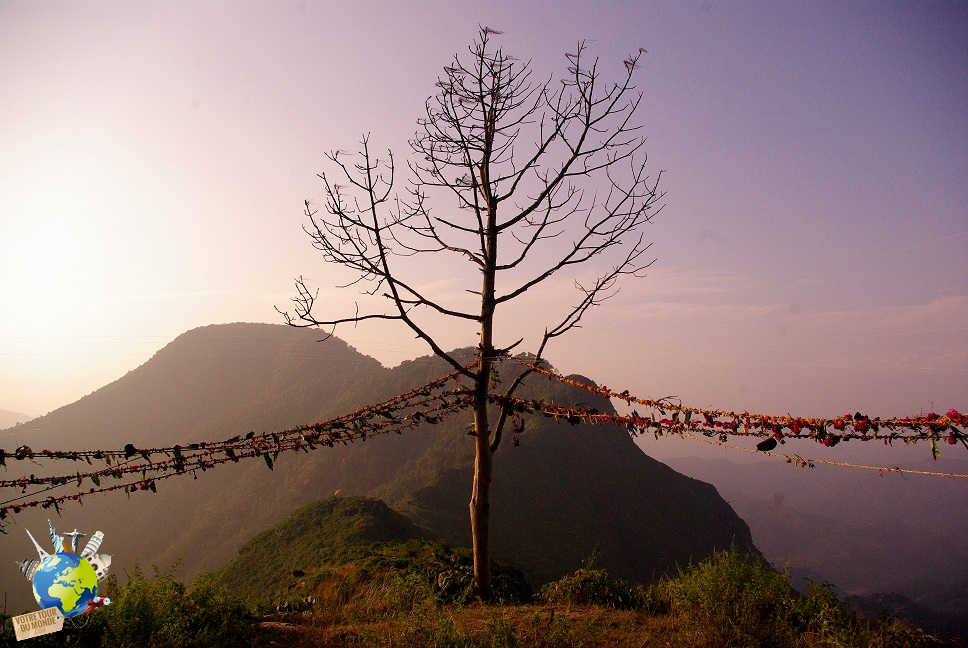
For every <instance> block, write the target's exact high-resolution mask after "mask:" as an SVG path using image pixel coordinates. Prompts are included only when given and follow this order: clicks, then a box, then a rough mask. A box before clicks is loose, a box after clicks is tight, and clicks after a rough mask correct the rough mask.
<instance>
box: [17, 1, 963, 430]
mask: <svg viewBox="0 0 968 648" xmlns="http://www.w3.org/2000/svg"><path fill="white" fill-rule="evenodd" d="M966 7H968V5H966V4H965V3H963V2H960V3H957V2H912V3H891V4H888V3H859V2H850V3H822V2H755V3H754V2H716V1H711V2H675V3H673V2H656V3H651V2H642V1H638V2H602V3H590V2H570V3H565V2H524V3H522V2H491V3H480V2H474V3H469V2H436V3H430V2H426V3H419V2H404V3H401V2H325V3H323V2H271V3H270V2H239V1H233V2H204V1H203V2H195V1H193V2H164V3H147V2H110V3H106V2H86V3H72V4H64V3H32V2H13V1H10V0H6V1H0V98H2V99H0V304H2V307H3V314H2V317H0V409H9V410H15V411H22V412H26V413H28V414H33V415H39V414H43V413H45V412H47V411H50V410H52V409H55V408H57V407H59V406H61V405H65V404H67V403H69V402H72V401H74V400H76V399H77V398H79V397H81V396H83V395H85V394H87V393H89V392H91V391H93V390H95V389H97V388H98V387H100V386H102V385H104V384H106V383H108V382H111V381H113V380H115V379H117V378H119V377H121V376H122V375H124V373H125V372H126V371H129V370H131V369H134V368H135V367H137V366H138V365H140V364H141V363H143V362H144V361H145V360H147V359H148V358H149V357H150V356H151V355H152V354H153V353H154V352H155V351H156V350H158V349H159V348H161V347H162V346H164V345H165V344H166V343H168V342H169V341H171V340H172V339H173V338H175V337H176V336H177V335H178V334H180V333H182V332H184V331H186V330H188V329H190V328H194V327H197V326H201V325H205V324H212V323H220V322H233V321H253V322H277V323H280V322H281V321H282V320H281V318H280V317H279V315H278V314H277V313H276V312H275V311H274V310H273V306H274V305H278V306H280V307H285V306H286V304H287V303H288V300H289V299H290V297H291V296H292V295H293V290H292V279H293V277H295V276H298V275H301V274H302V275H305V276H306V277H307V279H309V280H311V282H312V283H313V284H314V285H317V286H319V287H321V288H322V291H321V295H322V296H323V299H324V300H325V301H326V303H327V305H328V307H329V308H330V309H331V310H330V311H329V312H331V313H332V314H333V315H334V316H338V315H345V314H349V313H350V312H351V309H352V302H353V300H354V299H355V298H356V295H355V294H354V293H352V292H351V291H350V290H344V291H336V290H331V289H330V288H331V286H333V285H334V284H336V283H339V282H340V281H341V280H342V279H344V278H345V277H344V276H343V275H340V274H339V273H337V272H335V271H334V269H333V268H330V267H327V266H326V265H325V264H324V263H323V262H322V260H321V259H320V258H319V257H318V256H317V254H316V253H315V251H314V250H313V249H312V247H311V245H310V241H309V239H308V238H307V237H306V235H305V234H304V233H303V232H302V231H301V225H302V224H303V222H304V217H303V215H302V202H303V200H305V199H307V198H308V199H312V200H317V201H319V202H321V201H322V198H323V190H322V187H321V183H320V181H319V180H318V179H317V178H316V176H315V174H316V173H317V172H321V171H326V170H328V168H329V167H327V166H326V160H325V158H324V155H323V154H324V152H325V151H328V150H331V149H336V148H340V149H353V148H354V146H355V145H356V143H357V141H358V140H359V138H360V136H361V134H363V133H366V132H369V133H371V143H372V144H373V145H374V146H376V147H379V148H392V149H393V150H394V152H395V155H396V157H397V159H398V160H399V161H403V160H405V159H406V157H407V154H408V152H409V150H408V147H407V140H408V138H410V137H411V136H412V135H413V133H414V131H415V129H416V120H417V119H418V118H419V117H420V116H421V114H422V111H423V105H424V101H425V99H426V98H427V97H428V96H429V95H431V94H433V92H434V90H435V88H434V82H435V81H436V79H437V77H438V75H440V74H441V70H442V68H443V66H444V65H446V64H448V63H449V62H450V60H451V59H452V57H453V56H454V54H455V53H457V52H461V51H465V48H466V46H467V45H468V44H469V43H470V42H471V41H472V39H473V38H474V37H475V35H476V31H477V25H478V24H486V25H490V26H493V27H495V28H498V29H501V30H503V31H504V32H505V33H504V35H503V36H500V37H499V38H500V43H501V45H502V46H503V47H504V49H505V51H507V52H509V53H511V54H513V55H515V56H517V57H518V58H522V59H531V60H532V61H533V66H534V69H535V71H536V74H537V76H539V77H544V76H547V75H550V74H554V75H556V76H560V75H561V73H562V72H564V69H565V59H564V57H563V53H564V52H566V51H570V50H572V49H573V48H574V47H575V44H576V43H577V42H578V41H579V40H582V39H583V40H586V41H587V43H588V45H589V50H590V52H591V53H594V54H596V55H598V56H600V57H601V66H602V69H603V71H604V75H605V77H606V78H609V79H617V78H618V76H619V75H620V74H621V73H622V72H623V70H624V68H623V67H622V60H623V59H624V58H625V57H626V56H627V55H628V54H629V53H630V52H635V51H636V50H637V49H638V48H639V47H645V48H646V49H647V50H648V54H647V55H645V57H644V59H643V60H644V66H643V69H642V70H641V71H640V73H639V75H638V76H637V85H638V87H639V88H641V89H642V90H643V91H644V93H645V99H644V102H643V105H642V110H641V113H640V121H641V123H642V124H643V125H644V130H645V133H646V134H647V135H648V138H649V139H648V144H647V149H648V153H649V156H650V161H651V164H652V165H653V166H652V168H653V172H658V171H659V170H660V169H661V170H664V175H663V181H664V187H663V188H664V189H665V191H666V192H667V195H666V198H665V201H664V202H665V203H666V207H665V209H664V210H663V211H662V212H661V214H660V215H659V216H658V218H657V219H656V221H655V222H654V224H652V225H651V226H649V227H648V228H647V230H646V235H647V237H648V238H649V239H650V240H652V241H654V245H653V247H652V249H651V252H653V253H654V256H655V258H656V259H657V261H656V263H655V265H654V266H653V267H652V269H651V271H650V272H649V276H648V277H647V278H645V279H642V280H638V281H632V282H626V283H625V284H624V285H623V289H622V292H621V293H620V294H619V295H618V296H617V297H615V298H614V299H613V300H611V301H609V302H607V303H606V304H605V305H604V306H602V307H600V308H598V309H597V310H595V311H592V312H591V313H590V314H589V315H588V317H587V320H586V322H585V324H584V328H583V329H581V330H580V331H576V332H575V333H573V334H571V335H570V336H568V337H566V338H563V339H561V340H559V341H558V342H557V343H555V344H554V345H553V346H552V347H550V349H549V351H548V354H547V355H548V356H549V358H550V359H551V361H552V362H553V363H554V364H556V365H557V366H558V367H560V368H561V369H563V370H564V371H566V372H578V373H582V374H584V375H587V376H589V377H592V378H594V379H596V380H598V381H600V382H603V383H605V384H607V385H609V386H612V387H620V388H623V389H624V388H629V389H631V390H632V392H633V393H638V394H640V395H642V396H645V397H660V396H668V395H677V396H679V397H681V399H682V401H683V402H684V403H686V404H688V405H693V406H699V407H721V408H728V409H736V410H743V409H747V410H749V411H755V412H762V413H772V414H785V413H791V414H795V415H802V416H831V415H839V414H843V413H845V412H847V411H850V412H853V411H855V410H861V411H864V412H866V413H869V414H871V415H880V416H896V415H907V414H914V413H916V412H918V411H922V410H924V411H927V410H930V409H936V410H941V411H944V410H946V409H947V408H949V407H957V408H959V409H963V408H965V407H968V260H966V258H968V257H966V253H965V252H966V249H968V9H966ZM439 208H440V209H445V208H450V207H449V206H440V207H439ZM425 268H426V269H425V271H424V275H423V276H421V277H420V284H421V285H422V286H424V287H425V288H426V289H427V290H428V291H431V292H432V293H433V294H434V295H437V296H439V297H441V298H446V296H447V295H450V294H460V292H461V291H462V290H463V288H464V286H463V285H459V284H458V283H457V282H456V281H455V280H454V275H453V274H452V273H450V272H448V271H447V268H446V267H443V266H435V265H433V264H428V265H427V266H425ZM600 269H601V267H598V268H595V267H589V268H583V269H582V270H580V271H578V272H576V273H572V274H570V275H569V274H565V275H564V276H562V277H560V278H557V277H556V279H555V281H554V282H552V283H549V284H548V285H547V286H546V287H545V289H543V290H542V291H540V292H537V291H536V292H535V293H534V294H533V295H531V301H530V302H529V303H528V305H527V307H526V308H515V309H512V310H511V311H509V312H508V313H506V314H505V319H504V320H503V324H502V327H501V329H500V331H501V333H502V335H501V337H500V339H499V340H498V342H499V343H502V342H503V343H509V342H511V341H513V340H514V339H517V338H518V337H521V336H527V337H526V344H527V345H530V346H531V347H532V348H533V346H534V345H535V344H536V340H537V336H538V334H539V333H540V332H541V330H543V327H544V326H545V325H546V324H548V323H551V321H550V320H552V319H553V316H554V314H555V313H556V312H557V311H560V310H561V309H562V308H564V307H565V306H567V305H570V304H571V303H572V302H573V301H574V300H575V299H576V295H577V293H576V292H575V290H574V288H573V286H572V282H573V280H574V279H576V278H581V277H588V276H591V275H592V274H594V272H595V270H600ZM475 281H476V280H475ZM471 287H476V286H473V285H472V286H471ZM361 306H362V303H361ZM556 309H557V310H556ZM436 332H437V334H438V335H439V336H440V337H441V338H442V341H443V343H444V346H447V347H453V346H458V345H465V344H475V343H476V340H475V339H474V333H473V331H472V330H471V329H458V328H455V327H451V328H448V329H436ZM337 335H339V336H340V337H343V338H344V339H346V340H347V341H349V342H350V343H351V344H353V345H354V346H355V347H357V348H358V349H359V350H361V351H363V352H365V353H367V354H370V355H372V356H374V357H376V358H377V359H379V360H380V361H382V362H384V363H385V364H390V365H393V364H397V363H398V362H400V361H401V360H403V359H407V358H412V357H415V356H418V355H424V354H425V353H426V352H427V349H426V348H425V347H422V346H421V345H420V344H418V342H417V341H416V340H414V339H413V336H412V334H409V333H407V332H406V331H404V330H400V329H393V328H388V327H380V326H375V325H368V324H364V325H361V326H359V327H358V328H356V329H352V328H344V329H341V330H338V331H337ZM302 422H303V421H293V424H298V423H302Z"/></svg>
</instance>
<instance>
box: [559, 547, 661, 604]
mask: <svg viewBox="0 0 968 648" xmlns="http://www.w3.org/2000/svg"><path fill="white" fill-rule="evenodd" d="M595 561H596V556H595V555H594V554H593V555H592V556H591V557H590V558H588V559H587V560H586V561H585V566H584V567H582V568H581V569H579V570H578V571H576V572H575V573H574V574H572V575H571V576H565V577H563V578H561V579H559V580H556V581H552V582H551V583H547V584H546V585H545V586H544V587H542V588H541V598H542V599H543V600H544V601H545V602H546V603H551V604H553V605H602V606H606V607H612V608H616V609H619V610H630V609H641V608H643V607H645V603H646V595H645V592H644V591H643V589H642V588H641V587H639V586H637V585H633V584H631V583H629V582H627V581H624V580H621V579H616V578H613V577H612V575H611V574H609V573H608V571H607V570H605V569H595Z"/></svg>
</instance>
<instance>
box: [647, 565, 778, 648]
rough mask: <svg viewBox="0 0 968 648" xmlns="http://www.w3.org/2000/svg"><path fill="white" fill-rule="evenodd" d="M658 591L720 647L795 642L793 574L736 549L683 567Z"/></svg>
mask: <svg viewBox="0 0 968 648" xmlns="http://www.w3.org/2000/svg"><path fill="white" fill-rule="evenodd" d="M656 590H657V592H658V593H660V595H661V596H664V597H665V598H666V599H667V600H668V603H669V606H670V608H671V609H672V611H674V612H680V613H683V614H684V615H685V616H687V617H688V618H689V619H690V620H691V621H692V622H693V623H694V624H696V625H697V626H700V627H702V628H703V629H704V630H705V631H706V632H707V633H709V634H710V639H711V641H712V642H714V643H716V644H724V645H725V644H728V645H731V646H783V645H788V644H791V643H793V641H794V634H795V633H794V632H793V631H792V628H791V626H790V624H789V621H790V617H791V613H792V611H793V609H794V606H795V602H796V598H797V594H796V592H794V591H793V588H792V587H791V586H790V583H789V578H788V576H786V575H784V574H780V573H778V572H776V571H775V570H774V569H772V568H771V567H769V566H768V565H767V564H766V563H765V562H763V561H762V560H761V559H759V558H757V557H754V556H749V555H744V554H741V553H739V552H738V551H737V550H736V548H735V547H734V548H732V549H730V550H729V551H722V552H713V555H712V556H710V557H709V558H707V559H706V560H704V561H702V562H701V563H699V564H698V565H695V566H693V567H690V568H689V569H686V570H681V569H680V571H679V574H678V576H677V577H675V578H673V579H669V580H666V581H664V582H663V583H662V584H660V585H659V586H657V587H656Z"/></svg>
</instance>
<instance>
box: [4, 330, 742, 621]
mask: <svg viewBox="0 0 968 648" xmlns="http://www.w3.org/2000/svg"><path fill="white" fill-rule="evenodd" d="M319 337H320V334H319V332H318V331H309V330H297V329H292V328H288V327H285V326H274V325H264V324H231V325H221V326H209V327H203V328H200V329H195V330H193V331H189V332H188V333H185V334H183V335H181V336H179V337H178V338H177V339H176V340H174V341H173V342H172V343H171V344H169V345H168V346H167V347H165V348H164V349H162V350H160V351H159V352H158V353H157V354H155V356H154V357H153V358H152V359H151V360H149V361H148V362H147V363H145V364H144V365H142V366H141V367H139V368H138V369H136V370H134V371H131V372H129V373H128V374H127V375H126V376H125V377H123V378H121V379H120V380H118V381H116V382H114V383H112V384H110V385H107V386H105V387H103V388H102V389H100V390H98V391H96V392H94V393H93V394H90V395H89V396H87V397H85V398H83V399H81V400H80V401H78V402H76V403H74V404H72V405H68V406H66V407H63V408H60V409H58V410H56V411H54V412H52V413H50V414H49V415H47V416H44V417H41V418H38V419H35V420H34V421H31V423H30V424H29V425H25V426H21V427H19V428H15V430H14V431H15V433H16V434H17V435H19V436H14V437H7V438H5V440H4V441H3V443H4V444H5V445H7V444H11V445H17V444H19V443H27V444H28V445H31V446H32V447H35V448H37V447H43V448H51V449H58V448H59V449H76V448H120V447H122V446H123V445H124V444H125V443H133V444H134V445H136V446H141V447H145V446H148V447H150V446H159V445H166V444H172V443H187V442H191V441H195V440H211V439H222V438H227V437H230V436H233V435H236V434H239V433H245V432H247V431H250V430H253V431H256V432H264V431H270V430H281V429H285V428H287V427H291V426H293V425H298V424H302V423H307V422H313V421H319V420H325V419H327V418H331V417H333V416H336V415H339V414H343V413H346V412H349V411H353V410H355V409H357V408H359V407H360V406H362V405H365V404H369V403H373V402H376V401H379V400H383V399H386V398H389V397H391V396H394V395H396V394H398V393H401V392H403V391H405V390H407V389H410V388H413V387H416V386H419V385H421V384H424V383H425V382H427V381H428V380H430V379H432V378H435V377H438V376H440V375H442V374H444V373H447V372H448V367H447V366H446V365H445V364H444V363H443V362H442V361H441V360H439V359H437V358H433V357H425V358H419V359H417V360H414V361H410V362H405V363H403V364H401V365H400V366H398V367H395V368H393V369H387V368H385V367H383V366H381V365H380V364H379V363H378V362H377V361H375V360H373V359H372V358H369V357H367V356H364V355H362V354H360V353H358V352H356V351H355V350H354V349H352V348H351V347H349V346H348V345H347V344H346V343H344V342H342V341H341V340H338V339H336V338H331V339H329V340H327V341H326V342H322V343H320V342H317V340H318V338H319ZM468 353H469V352H468ZM515 367H516V365H515ZM512 371H513V368H507V370H505V371H503V373H505V374H508V375H510V373H511V372H512ZM533 378H535V380H533V381H531V382H530V383H528V384H527V385H526V387H527V389H528V390H530V393H531V394H532V395H535V396H539V397H545V398H554V399H555V400H556V402H561V403H568V402H572V403H574V402H577V401H579V400H580V401H583V402H586V403H589V402H590V401H591V400H594V398H593V397H590V396H589V395H588V394H587V393H586V392H578V391H577V390H575V389H574V388H571V387H567V386H564V385H560V384H557V383H551V382H550V381H547V380H546V379H544V378H541V379H540V380H539V379H537V377H533ZM505 379H508V378H507V376H506V377H505ZM593 405H594V406H595V407H598V408H599V409H600V410H602V411H611V403H609V402H608V401H607V400H605V399H603V398H602V399H599V400H596V401H595V402H594V404H593ZM469 420H470V419H469V418H468V416H466V415H456V416H454V417H451V418H450V419H447V420H446V421H444V422H443V423H441V424H439V425H436V426H431V425H424V426H422V427H421V428H419V429H417V430H414V431H412V432H408V433H406V434H404V435H389V436H386V437H380V438H373V439H370V440H368V441H366V442H365V443H362V442H360V443H356V444H352V445H349V446H345V447H343V446H338V447H336V448H323V449H320V450H317V451H316V452H313V453H310V454H299V455H298V456H295V455H281V456H280V457H279V458H278V460H277V462H276V464H275V470H274V471H271V472H270V471H269V470H268V469H267V467H266V465H265V464H264V463H263V462H261V461H249V462H243V463H240V464H238V465H230V466H224V467H219V468H218V469H216V470H210V471H207V472H205V473H200V474H198V475H197V479H192V478H191V477H188V476H184V477H180V478H177V479H173V480H169V481H163V482H159V484H158V494H157V495H150V494H141V493H139V494H136V495H133V496H132V497H131V498H130V499H127V498H126V497H125V496H124V495H123V494H122V495H117V494H109V495H102V496H98V497H92V498H88V499H86V500H85V501H84V505H83V507H80V506H76V505H70V506H67V507H64V513H63V518H61V519H58V518H56V517H54V516H56V514H54V515H52V516H51V519H52V520H54V523H55V526H57V527H58V528H61V529H66V528H70V529H74V528H75V527H77V528H78V529H79V530H81V531H84V532H88V533H93V531H94V530H102V531H104V532H105V540H104V544H103V545H102V551H103V552H105V553H110V554H112V555H113V556H114V562H113V563H112V570H113V571H115V572H120V571H122V570H123V569H124V568H127V567H130V565H131V564H132V563H133V561H134V560H137V561H139V562H140V563H141V564H142V565H147V564H150V563H155V564H158V565H159V566H161V567H167V566H169V565H171V564H172V563H174V562H175V561H176V560H179V559H180V560H181V561H182V562H181V565H182V568H181V572H180V573H181V574H182V575H184V576H190V575H191V574H193V573H194V572H195V571H197V570H198V569H201V568H203V567H207V568H209V569H213V568H216V567H219V566H221V565H223V564H224V563H226V562H227V561H228V560H230V559H231V558H232V557H233V556H235V555H236V554H237V552H238V550H239V548H240V547H242V546H243V544H244V543H246V542H247V541H249V540H250V539H251V538H252V537H253V536H255V535H256V534H257V533H259V532H260V531H263V530H264V529H266V528H268V527H270V526H271V525H273V524H275V523H277V522H279V521H280V520H283V519H284V518H286V517H287V516H288V515H289V514H290V513H292V512H293V511H294V510H295V509H297V508H299V507H301V506H305V505H307V504H310V503H311V502H314V501H316V500H318V499H320V498H323V497H328V496H331V495H333V493H334V492H336V491H337V490H341V491H342V492H343V493H344V494H345V495H361V496H363V495H365V496H370V497H378V498H380V499H382V500H384V501H385V502H387V503H388V504H389V505H390V506H392V507H394V508H397V509H398V510H400V511H401V512H405V513H407V514H408V515H409V516H411V517H412V518H413V519H414V520H416V522H417V523H418V524H420V525H422V526H424V527H427V528H429V529H431V530H432V531H433V532H434V533H436V534H438V535H439V536H441V537H443V538H445V539H448V540H450V541H451V542H453V543H454V544H466V543H468V542H469V537H470V536H469V530H468V528H467V527H468V521H467V517H468V512H467V510H468V509H467V502H468V499H469V495H470V472H469V471H470V465H471V459H472V452H473V444H472V443H471V441H470V439H469V437H468V436H467V435H466V428H467V424H468V423H469ZM520 441H521V443H520V446H514V445H513V444H511V443H506V444H505V445H504V446H502V448H501V450H500V451H499V452H498V454H497V455H496V457H495V472H494V482H493V490H492V523H491V525H492V550H493V553H494V555H495V556H496V557H498V558H500V559H502V560H504V561H505V562H508V563H511V564H513V565H515V566H518V567H520V568H522V569H523V570H524V571H525V572H526V573H527V574H528V576H529V578H530V579H531V580H532V581H533V583H534V584H539V583H540V582H542V581H543V580H546V579H550V578H554V577H557V576H560V575H562V574H565V573H568V572H570V571H574V569H576V568H577V567H578V566H579V565H580V563H581V560H582V559H584V558H586V557H587V556H588V555H590V554H591V553H592V551H595V550H597V551H598V552H599V553H600V555H601V558H600V564H601V565H602V566H604V567H606V568H609V569H610V570H612V571H614V572H615V573H616V574H618V575H620V576H623V577H625V578H634V579H638V580H649V579H651V578H652V577H653V576H656V575H659V574H661V573H664V572H666V571H668V570H669V569H672V568H673V566H674V565H675V564H676V563H682V562H688V561H690V560H698V559H701V558H702V557H704V556H706V555H708V554H709V553H710V552H711V551H712V549H713V548H714V547H715V548H725V547H728V546H729V545H730V543H732V542H735V543H736V544H737V545H738V546H740V547H742V548H746V549H747V550H750V551H755V549H754V548H753V546H752V540H751V538H750V533H749V529H748V527H747V526H746V525H745V523H744V522H743V521H742V520H741V519H740V518H739V517H737V516H736V514H735V513H734V512H733V511H732V509H731V508H730V507H729V506H728V505H727V504H726V503H725V502H724V501H723V500H722V498H721V497H719V495H718V494H717V492H716V490H715V488H713V487H711V486H709V485H708V484H705V483H703V482H700V481H697V480H695V479H691V478H688V477H684V476H682V475H679V474H678V473H676V472H675V471H673V470H672V469H670V468H668V467H667V466H664V465H662V464H660V463H658V462H656V461H654V460H652V459H650V458H649V457H647V456H645V455H644V454H643V453H642V452H641V451H640V450H639V449H638V448H637V447H636V446H635V444H634V443H633V442H632V440H631V439H630V438H629V436H628V434H627V432H625V431H624V430H622V429H619V428H616V427H591V426H586V425H578V426H574V427H572V426H568V425H561V426H559V425H556V424H555V423H554V422H553V421H549V420H546V419H539V420H537V421H532V420H529V422H528V427H527V428H526V430H525V433H524V434H523V435H522V437H521V440H520ZM17 468H19V466H18V467H17ZM10 470H11V468H8V471H10ZM67 470H68V471H71V470H73V467H72V466H67ZM51 513H52V512H51ZM49 515H50V513H48V511H38V510H30V511H27V512H25V513H21V514H19V515H17V516H15V518H14V524H11V525H8V527H7V531H8V533H7V535H4V536H0V553H2V554H3V555H6V556H10V557H11V558H12V559H11V560H10V561H9V563H7V562H3V561H0V581H2V583H3V584H4V588H5V589H6V590H7V592H8V595H9V599H8V600H9V601H10V607H11V609H12V610H14V611H15V612H20V611H21V610H20V609H18V608H20V607H25V608H29V607H31V606H32V605H33V603H32V601H31V600H30V594H29V586H27V584H26V582H24V581H23V580H22V579H21V578H20V577H19V574H17V572H16V566H15V564H14V562H13V561H14V560H17V559H20V558H22V557H28V556H30V555H31V553H33V547H32V545H31V544H30V543H29V540H28V539H27V538H26V534H25V533H24V532H23V530H22V528H23V527H24V526H26V527H27V528H29V529H30V530H31V531H32V532H33V533H34V536H35V537H41V536H43V535H45V531H46V519H47V517H48V516H49ZM38 534H40V535H38Z"/></svg>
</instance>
